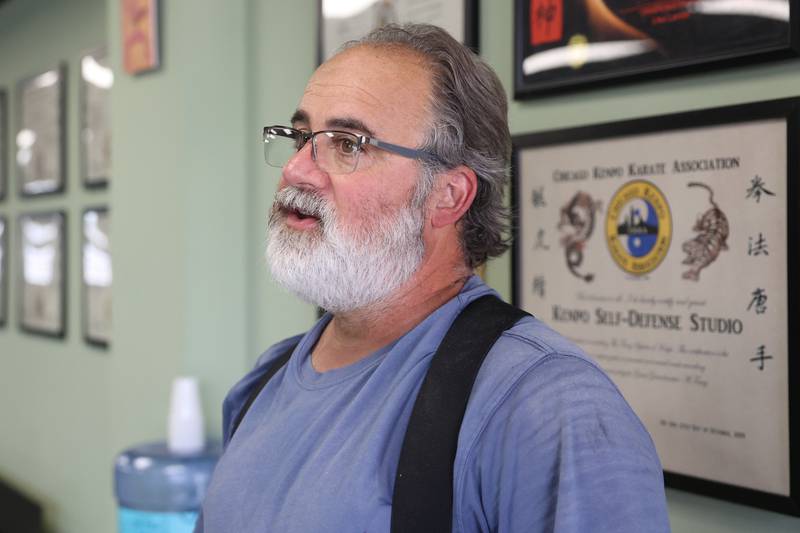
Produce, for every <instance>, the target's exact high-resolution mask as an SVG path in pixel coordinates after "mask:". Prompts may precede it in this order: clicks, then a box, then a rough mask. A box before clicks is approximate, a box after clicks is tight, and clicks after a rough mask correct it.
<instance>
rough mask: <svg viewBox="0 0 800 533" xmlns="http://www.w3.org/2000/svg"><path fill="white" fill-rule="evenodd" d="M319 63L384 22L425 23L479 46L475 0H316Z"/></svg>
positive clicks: (384, 23)
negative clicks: (342, 46)
mask: <svg viewBox="0 0 800 533" xmlns="http://www.w3.org/2000/svg"><path fill="white" fill-rule="evenodd" d="M317 1H318V3H319V50H318V59H319V62H320V63H322V62H324V61H326V60H327V59H330V57H331V56H333V54H334V53H336V50H338V49H339V47H340V46H341V45H343V44H344V43H346V42H348V41H352V40H355V39H360V38H361V37H363V36H364V35H366V34H367V33H369V32H370V31H372V30H373V29H375V28H379V27H381V26H384V25H386V24H391V23H396V24H404V23H407V22H425V23H428V24H435V25H436V26H441V27H442V28H444V29H445V30H447V32H448V33H450V35H452V36H453V37H454V38H456V39H457V40H458V41H460V42H462V43H464V44H466V45H467V46H469V47H470V48H472V49H473V50H476V51H477V49H478V0H317Z"/></svg>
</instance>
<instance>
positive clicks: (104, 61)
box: [80, 47, 114, 189]
mask: <svg viewBox="0 0 800 533" xmlns="http://www.w3.org/2000/svg"><path fill="white" fill-rule="evenodd" d="M113 85H114V73H113V71H112V70H111V66H110V65H109V62H108V54H107V52H106V49H105V47H101V48H97V49H95V50H92V51H90V52H87V53H85V54H83V55H82V56H81V75H80V144H81V176H82V181H83V184H84V186H85V187H87V188H90V189H93V188H102V187H106V186H107V185H108V183H109V181H110V179H111V120H110V117H109V115H110V112H111V105H110V104H111V102H110V93H111V87H112V86H113Z"/></svg>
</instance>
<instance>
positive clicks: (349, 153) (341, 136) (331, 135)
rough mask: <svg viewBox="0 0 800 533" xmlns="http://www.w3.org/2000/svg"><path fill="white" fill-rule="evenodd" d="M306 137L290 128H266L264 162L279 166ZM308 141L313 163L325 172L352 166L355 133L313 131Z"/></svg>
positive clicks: (356, 152) (343, 171) (346, 170)
mask: <svg viewBox="0 0 800 533" xmlns="http://www.w3.org/2000/svg"><path fill="white" fill-rule="evenodd" d="M306 138H307V137H305V136H304V135H303V133H302V132H298V131H297V130H293V129H291V128H281V127H272V128H267V129H266V130H265V132H264V158H265V160H266V162H267V164H268V165H270V166H272V167H277V168H283V166H284V165H285V164H286V163H288V162H289V159H291V158H292V157H293V156H294V155H295V154H296V153H297V152H298V151H299V150H301V149H302V148H303V147H304V146H305V143H306ZM312 143H313V147H312V150H313V152H312V156H313V158H314V160H315V161H316V163H317V166H319V168H320V169H322V170H324V171H325V172H329V173H332V174H347V173H350V172H353V171H354V170H355V169H356V165H357V164H358V157H359V153H360V151H361V150H360V146H359V139H358V137H357V136H356V135H353V134H350V133H345V132H337V131H320V132H315V133H314V135H313V136H312Z"/></svg>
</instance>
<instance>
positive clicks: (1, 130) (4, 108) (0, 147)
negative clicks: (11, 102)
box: [0, 88, 8, 200]
mask: <svg viewBox="0 0 800 533" xmlns="http://www.w3.org/2000/svg"><path fill="white" fill-rule="evenodd" d="M7 153H8V96H7V93H6V90H5V89H2V88H0V200H3V199H4V198H5V197H6V191H7V190H8V160H7V158H6V154H7Z"/></svg>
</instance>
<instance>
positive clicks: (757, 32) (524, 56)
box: [514, 0, 800, 99]
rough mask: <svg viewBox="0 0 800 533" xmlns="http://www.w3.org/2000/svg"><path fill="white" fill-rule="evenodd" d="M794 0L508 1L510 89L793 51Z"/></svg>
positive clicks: (658, 72)
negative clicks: (512, 55) (511, 27)
mask: <svg viewBox="0 0 800 533" xmlns="http://www.w3.org/2000/svg"><path fill="white" fill-rule="evenodd" d="M798 7H800V1H798V0H691V1H678V2H676V1H672V0H650V1H642V0H575V1H565V0H515V10H514V13H515V27H514V41H515V45H514V48H515V50H514V52H515V61H514V70H515V74H514V94H515V97H516V98H518V99H520V98H528V97H533V96H536V95H538V94H541V93H546V92H552V91H556V90H562V89H565V88H579V87H592V86H595V85H597V84H598V83H608V82H620V81H628V82H631V81H636V80H641V79H645V78H646V77H653V76H662V75H668V74H676V73H679V72H687V71H690V70H693V69H694V70H697V69H700V68H702V69H704V70H706V69H708V68H710V67H722V66H730V65H738V64H742V63H745V62H758V61H764V60H769V59H778V58H782V57H796V56H797V55H798V53H800V43H798V29H797V21H796V20H795V19H796V17H797V14H798V13H797V10H798Z"/></svg>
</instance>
